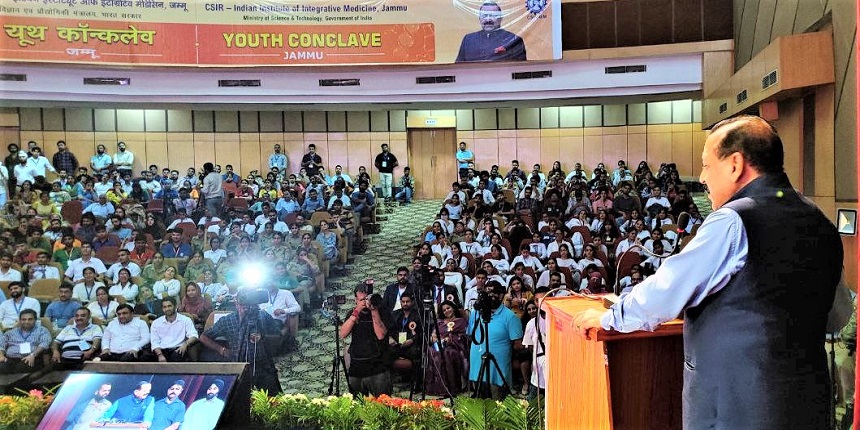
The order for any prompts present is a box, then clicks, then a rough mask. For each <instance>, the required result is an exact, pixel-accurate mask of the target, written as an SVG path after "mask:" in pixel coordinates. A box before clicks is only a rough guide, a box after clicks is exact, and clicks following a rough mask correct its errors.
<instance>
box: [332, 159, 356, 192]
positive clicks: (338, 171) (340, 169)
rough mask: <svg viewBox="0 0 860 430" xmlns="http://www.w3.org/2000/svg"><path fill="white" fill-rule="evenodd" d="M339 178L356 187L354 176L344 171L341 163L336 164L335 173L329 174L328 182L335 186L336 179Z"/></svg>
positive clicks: (349, 185) (351, 186)
mask: <svg viewBox="0 0 860 430" xmlns="http://www.w3.org/2000/svg"><path fill="white" fill-rule="evenodd" d="M339 178H340V179H343V182H344V183H345V184H346V185H347V186H348V187H350V188H355V183H354V182H353V181H352V178H351V177H350V176H349V175H348V174H346V173H343V166H341V165H340V164H338V165H337V166H334V175H331V176H329V177H328V180H327V181H326V182H327V183H328V185H329V186H332V187H333V186H334V183H335V181H337V180H338V179H339Z"/></svg>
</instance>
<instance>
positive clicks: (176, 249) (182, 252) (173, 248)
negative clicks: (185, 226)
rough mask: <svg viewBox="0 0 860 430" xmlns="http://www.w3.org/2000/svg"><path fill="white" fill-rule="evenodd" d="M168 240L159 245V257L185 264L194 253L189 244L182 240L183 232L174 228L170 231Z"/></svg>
mask: <svg viewBox="0 0 860 430" xmlns="http://www.w3.org/2000/svg"><path fill="white" fill-rule="evenodd" d="M168 233H170V240H169V241H167V242H164V244H163V245H161V255H163V256H164V258H176V259H178V260H179V261H180V262H182V263H187V262H188V260H189V259H190V258H191V254H192V252H193V251H194V250H193V249H192V248H191V244H189V243H188V242H186V241H184V240H182V233H183V230H182V229H181V228H174V229H173V230H170V231H169V232H168Z"/></svg>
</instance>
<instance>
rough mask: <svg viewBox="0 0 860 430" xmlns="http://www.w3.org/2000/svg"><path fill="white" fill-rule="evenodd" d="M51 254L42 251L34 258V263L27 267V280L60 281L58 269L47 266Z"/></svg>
mask: <svg viewBox="0 0 860 430" xmlns="http://www.w3.org/2000/svg"><path fill="white" fill-rule="evenodd" d="M50 260H51V254H49V253H47V252H45V251H42V252H40V253H39V254H38V255H37V256H36V262H35V263H33V264H30V265H28V266H27V279H29V280H30V282H32V281H35V280H38V279H62V278H61V277H60V269H57V268H56V267H54V266H50V265H48V262H49V261H50Z"/></svg>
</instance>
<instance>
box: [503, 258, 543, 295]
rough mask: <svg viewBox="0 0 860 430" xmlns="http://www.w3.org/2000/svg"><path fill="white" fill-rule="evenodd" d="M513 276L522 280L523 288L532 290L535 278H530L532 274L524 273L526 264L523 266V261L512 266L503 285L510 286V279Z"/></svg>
mask: <svg viewBox="0 0 860 430" xmlns="http://www.w3.org/2000/svg"><path fill="white" fill-rule="evenodd" d="M541 273H543V272H541ZM514 276H516V277H518V278H520V280H521V281H522V282H523V289H524V290H534V288H535V279H534V278H532V275H529V274H528V273H526V266H524V265H523V263H517V264H515V265H514V268H513V269H512V270H511V273H510V274H509V275H508V277H507V279H506V282H505V283H504V285H507V286H510V285H511V279H512V278H513V277H514Z"/></svg>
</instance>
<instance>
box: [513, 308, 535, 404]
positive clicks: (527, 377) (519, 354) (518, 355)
mask: <svg viewBox="0 0 860 430" xmlns="http://www.w3.org/2000/svg"><path fill="white" fill-rule="evenodd" d="M537 314H538V309H537V303H535V300H534V299H531V300H529V301H528V302H526V305H525V312H523V314H522V315H521V316H520V322H521V323H522V324H523V330H524V331H525V329H526V325H527V324H528V323H529V321H531V320H532V318H534V317H536V316H537ZM512 365H513V367H514V368H515V369H517V368H518V369H520V375H522V378H523V388H522V390H521V391H520V394H522V395H523V396H525V395H527V394H528V393H529V384H530V383H529V381H531V375H532V349H531V346H523V348H522V349H520V350H515V351H514V357H513V360H512Z"/></svg>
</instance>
